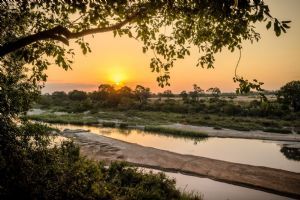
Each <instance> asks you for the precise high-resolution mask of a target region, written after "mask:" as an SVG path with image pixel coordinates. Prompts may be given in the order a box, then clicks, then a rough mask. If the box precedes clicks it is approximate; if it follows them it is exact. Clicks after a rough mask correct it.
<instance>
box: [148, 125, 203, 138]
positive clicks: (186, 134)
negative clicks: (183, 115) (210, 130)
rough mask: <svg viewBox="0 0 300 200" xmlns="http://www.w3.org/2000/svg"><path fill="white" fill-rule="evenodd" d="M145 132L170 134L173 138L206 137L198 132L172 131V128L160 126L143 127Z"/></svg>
mask: <svg viewBox="0 0 300 200" xmlns="http://www.w3.org/2000/svg"><path fill="white" fill-rule="evenodd" d="M145 131H151V132H157V133H164V134H170V135H175V136H184V137H192V138H204V137H207V134H205V133H200V132H196V131H187V130H179V129H172V128H167V127H162V126H145Z"/></svg>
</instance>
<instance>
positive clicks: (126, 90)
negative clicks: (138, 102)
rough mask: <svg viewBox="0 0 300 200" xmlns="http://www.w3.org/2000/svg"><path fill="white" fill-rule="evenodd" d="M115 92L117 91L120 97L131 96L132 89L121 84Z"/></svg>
mask: <svg viewBox="0 0 300 200" xmlns="http://www.w3.org/2000/svg"><path fill="white" fill-rule="evenodd" d="M117 93H118V95H120V97H121V98H122V97H127V98H131V97H133V93H132V89H131V88H130V87H127V86H123V87H121V88H120V89H118V91H117Z"/></svg>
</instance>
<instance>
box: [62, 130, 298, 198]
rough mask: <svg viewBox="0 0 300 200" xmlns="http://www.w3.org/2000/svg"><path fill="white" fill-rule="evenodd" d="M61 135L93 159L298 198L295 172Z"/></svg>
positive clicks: (84, 134)
mask: <svg viewBox="0 0 300 200" xmlns="http://www.w3.org/2000/svg"><path fill="white" fill-rule="evenodd" d="M63 135H64V136H66V137H71V138H73V139H74V140H75V141H76V142H77V143H78V144H79V145H80V146H81V153H82V154H83V155H85V156H87V157H89V158H91V159H94V160H104V161H107V162H111V161H116V160H122V161H127V162H129V163H133V164H135V165H138V166H145V167H150V168H155V169H161V170H166V171H176V172H181V173H186V174H189V175H194V176H204V177H208V178H211V179H214V180H218V181H222V182H227V183H232V184H236V185H241V186H246V187H250V188H255V189H260V190H264V191H269V192H273V193H277V194H281V195H286V196H290V197H294V198H300V190H299V188H300V174H299V173H294V172H288V171H284V170H278V169H272V168H267V167H258V166H251V165H245V164H238V163H232V162H226V161H220V160H215V159H209V158H204V157H200V156H192V155H182V154H177V153H172V152H169V151H164V150H159V149H155V148H151V147H144V146H141V145H137V144H133V143H128V142H124V141H120V140H116V139H112V138H109V137H105V136H101V135H98V134H93V133H88V132H80V131H65V132H63Z"/></svg>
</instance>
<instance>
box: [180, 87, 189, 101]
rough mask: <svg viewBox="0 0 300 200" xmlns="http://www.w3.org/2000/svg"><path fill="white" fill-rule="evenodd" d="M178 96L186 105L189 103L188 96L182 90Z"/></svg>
mask: <svg viewBox="0 0 300 200" xmlns="http://www.w3.org/2000/svg"><path fill="white" fill-rule="evenodd" d="M179 96H180V97H181V98H182V101H183V102H185V103H187V102H188V101H189V94H188V93H187V92H186V91H185V90H184V91H182V92H181V93H180V94H179Z"/></svg>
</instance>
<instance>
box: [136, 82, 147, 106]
mask: <svg viewBox="0 0 300 200" xmlns="http://www.w3.org/2000/svg"><path fill="white" fill-rule="evenodd" d="M134 94H135V96H136V98H137V99H138V100H139V102H140V103H141V104H142V103H146V102H147V99H148V98H149V97H150V95H151V93H150V88H145V87H143V86H141V85H137V86H136V87H135V90H134Z"/></svg>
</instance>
